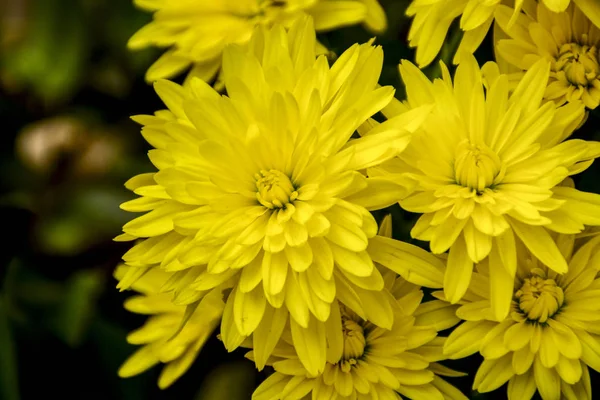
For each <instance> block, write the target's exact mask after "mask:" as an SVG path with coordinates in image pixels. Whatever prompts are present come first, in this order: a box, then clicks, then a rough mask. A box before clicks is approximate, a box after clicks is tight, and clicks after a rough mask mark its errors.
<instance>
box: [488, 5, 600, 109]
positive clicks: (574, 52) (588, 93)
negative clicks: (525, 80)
mask: <svg viewBox="0 0 600 400" xmlns="http://www.w3.org/2000/svg"><path fill="white" fill-rule="evenodd" d="M526 3H527V5H528V7H525V8H524V10H525V12H524V13H521V14H520V15H519V17H518V19H517V21H516V23H515V24H514V25H512V26H509V24H508V22H509V19H510V16H511V15H512V14H513V10H512V9H510V8H509V7H506V6H500V7H499V9H498V11H497V12H496V19H497V21H498V24H499V25H500V26H501V27H502V29H503V30H505V32H506V33H507V34H508V36H509V37H510V39H502V40H499V41H497V43H496V50H497V53H498V54H499V55H500V57H502V58H503V59H504V60H506V61H507V62H508V63H509V64H511V65H513V66H515V67H517V68H518V69H519V70H523V71H526V70H528V69H529V68H531V66H532V65H534V64H535V62H536V61H537V60H539V59H540V58H544V59H546V60H548V61H550V62H551V69H550V80H549V81H548V87H547V88H546V92H545V95H544V97H545V98H546V99H550V100H553V101H555V102H557V103H558V104H559V105H561V104H564V103H566V102H568V101H573V100H581V101H583V103H584V104H585V105H586V107H587V108H589V109H594V108H596V107H598V104H599V103H600V58H599V57H600V55H599V53H598V51H599V49H600V29H599V28H598V27H596V26H595V25H593V24H592V23H591V22H590V20H589V19H588V18H587V17H586V16H585V14H584V13H583V12H582V11H581V10H580V9H579V8H578V7H577V6H575V5H574V4H572V5H571V6H569V8H568V9H567V10H566V11H564V12H562V13H558V14H557V13H553V12H551V11H550V10H549V9H548V8H547V7H546V6H545V5H544V4H543V3H539V4H535V2H534V1H533V0H532V1H527V2H526ZM529 12H531V13H532V14H530V13H529Z"/></svg>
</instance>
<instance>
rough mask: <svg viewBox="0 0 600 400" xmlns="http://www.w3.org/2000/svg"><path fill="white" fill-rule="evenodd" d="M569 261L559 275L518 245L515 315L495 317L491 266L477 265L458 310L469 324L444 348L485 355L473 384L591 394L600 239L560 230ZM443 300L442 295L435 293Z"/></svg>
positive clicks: (546, 394) (527, 394) (517, 391)
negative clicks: (590, 373)
mask: <svg viewBox="0 0 600 400" xmlns="http://www.w3.org/2000/svg"><path fill="white" fill-rule="evenodd" d="M554 242H555V243H556V245H557V246H558V247H559V248H560V251H561V253H562V255H563V256H564V257H565V258H566V260H567V261H568V263H569V269H568V272H566V273H565V274H563V275H560V274H557V273H556V272H555V271H553V270H552V269H550V268H548V266H546V265H544V264H543V263H541V262H540V260H539V259H537V257H536V256H535V255H533V254H532V253H531V252H530V251H529V250H527V248H526V247H525V246H519V247H518V249H517V254H518V267H517V271H516V275H515V278H514V288H515V289H514V291H513V298H512V302H511V312H510V315H509V316H507V317H506V318H505V319H503V320H501V321H495V320H494V318H493V313H492V310H491V307H492V302H491V299H490V294H491V293H490V290H489V289H488V288H489V286H488V282H487V281H488V280H490V279H491V275H492V265H491V263H488V262H487V261H485V262H483V263H481V264H479V265H478V268H477V271H476V272H474V273H473V274H474V276H473V280H472V281H471V284H470V286H469V288H468V290H467V293H466V295H465V296H464V298H463V300H461V302H460V307H459V308H458V310H457V312H456V315H457V316H458V317H459V318H461V319H463V320H464V322H463V323H462V324H461V325H459V326H458V328H456V329H455V330H454V331H453V332H452V333H451V334H450V336H449V337H448V339H447V341H446V343H445V345H444V354H446V355H447V356H448V357H450V358H453V359H456V358H461V357H466V356H468V355H471V354H474V353H477V352H479V353H480V354H481V355H482V356H483V357H484V361H483V363H482V364H481V366H480V367H479V369H478V371H477V374H476V376H475V381H474V384H473V389H475V390H478V391H479V392H489V391H493V390H495V389H498V388H499V387H500V386H502V385H503V384H505V383H507V382H508V388H507V393H508V398H509V399H511V400H512V399H529V398H532V396H533V395H534V394H535V392H536V390H537V391H538V392H539V394H540V395H541V397H542V398H543V399H545V400H546V399H559V398H566V399H592V391H591V385H590V375H589V372H588V369H589V368H592V369H594V370H599V369H600V363H598V359H599V358H598V354H599V352H598V349H600V336H598V333H599V331H598V326H600V325H598V323H599V321H600V319H599V317H598V315H599V314H598V310H599V309H600V301H599V300H600V298H599V296H600V295H599V294H598V293H599V292H598V287H600V280H599V279H598V264H597V260H596V259H597V255H598V254H599V253H598V250H599V246H600V237H599V236H598V235H597V234H593V235H592V238H591V239H590V238H589V237H586V238H582V239H576V238H575V235H556V237H555V239H554ZM434 295H435V296H436V297H439V298H444V295H443V293H441V292H438V293H434Z"/></svg>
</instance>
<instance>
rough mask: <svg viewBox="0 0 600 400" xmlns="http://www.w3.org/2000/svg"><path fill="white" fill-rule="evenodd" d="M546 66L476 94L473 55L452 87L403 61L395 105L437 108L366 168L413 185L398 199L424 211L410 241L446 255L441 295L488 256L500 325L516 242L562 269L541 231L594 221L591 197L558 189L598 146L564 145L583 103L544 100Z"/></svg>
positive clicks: (458, 290) (456, 290)
mask: <svg viewBox="0 0 600 400" xmlns="http://www.w3.org/2000/svg"><path fill="white" fill-rule="evenodd" d="M486 68H488V69H490V70H493V69H494V68H496V69H497V67H495V65H494V64H488V65H487V66H486ZM549 69H550V65H549V63H548V62H546V61H545V60H541V61H539V62H538V63H536V64H535V65H534V66H533V67H532V68H531V69H530V70H529V71H528V72H527V74H525V76H524V77H523V79H522V80H521V82H520V83H519V85H518V86H517V87H516V89H515V90H514V91H513V92H512V93H509V87H508V86H509V85H508V79H507V76H506V75H498V74H496V76H497V78H496V79H494V80H493V81H490V82H487V83H486V84H487V85H488V89H487V90H485V91H484V85H483V83H482V77H481V71H480V69H479V67H478V66H477V62H476V61H475V59H474V58H472V57H471V58H467V59H465V61H464V62H463V63H462V64H461V65H459V66H458V68H457V71H456V75H455V76H454V82H452V79H451V77H450V75H449V73H448V70H447V69H446V67H445V66H444V65H442V71H443V79H436V80H435V81H434V82H430V81H429V80H428V79H427V78H426V77H425V75H423V73H422V72H421V71H419V70H418V69H417V68H416V67H415V66H414V65H412V64H411V63H408V62H403V63H402V64H401V66H400V70H401V74H402V78H403V80H404V82H405V84H406V88H407V102H406V104H399V105H398V107H399V108H407V107H408V108H410V107H415V106H421V105H422V104H431V103H433V104H435V108H434V110H433V111H432V113H431V114H429V115H428V116H427V118H426V120H425V122H424V123H423V124H422V125H421V127H420V128H419V129H418V130H417V131H416V132H415V134H414V136H413V139H412V141H411V143H410V145H409V146H408V148H407V149H406V150H405V151H404V152H403V153H402V154H400V156H399V157H397V158H395V159H393V160H390V161H388V162H386V163H384V164H382V165H381V166H380V167H374V168H372V171H371V174H372V175H385V174H387V176H388V177H389V179H393V180H397V181H398V182H400V181H403V180H406V179H410V180H413V181H415V182H416V183H417V186H416V188H415V189H414V191H413V193H412V194H411V195H410V196H408V197H406V198H404V199H399V200H400V201H399V203H400V206H401V207H402V208H404V209H406V210H408V211H411V212H415V213H422V214H423V215H421V217H420V218H419V219H418V221H417V223H416V225H415V226H414V227H413V229H412V231H411V234H412V236H413V237H414V238H417V239H420V240H424V241H429V244H430V248H431V251H432V252H433V253H435V254H440V253H444V252H446V251H447V250H449V255H448V264H447V269H446V274H445V278H444V291H445V293H446V296H447V298H448V299H449V300H450V301H451V302H457V301H459V300H460V299H461V297H462V296H463V295H464V293H465V291H466V290H467V287H468V285H469V282H470V280H471V274H472V271H473V265H474V264H475V263H478V262H480V261H482V260H483V259H485V258H486V257H488V256H489V263H490V265H491V266H490V285H491V293H492V306H493V309H494V313H495V315H496V317H497V318H500V319H502V318H504V317H505V316H506V315H507V314H508V311H509V307H510V301H511V298H512V293H513V278H514V274H515V270H516V258H515V243H516V241H522V242H523V243H524V244H525V245H526V246H527V247H528V248H529V249H530V250H531V251H532V253H533V254H535V255H536V256H537V257H539V258H540V260H542V261H543V262H544V263H546V264H547V265H548V267H550V268H552V269H553V270H555V271H556V272H559V273H564V272H566V270H567V263H566V262H565V260H564V258H563V257H562V256H561V254H560V252H559V251H558V248H557V246H556V245H555V244H554V242H553V241H552V239H551V236H550V234H549V232H548V230H552V231H556V232H561V233H578V232H580V231H582V230H583V229H584V224H588V225H597V224H599V223H600V196H599V195H596V194H591V193H583V192H580V191H578V190H576V189H575V188H573V187H568V186H561V187H559V186H557V185H559V184H560V183H561V182H562V181H563V180H564V179H565V178H567V177H568V176H569V175H572V174H575V173H578V172H580V171H582V170H584V169H585V168H587V167H588V166H589V165H591V162H592V160H593V159H594V158H595V157H597V156H598V155H600V143H598V142H588V141H583V140H568V141H564V139H566V138H567V137H568V136H569V135H570V134H571V133H572V132H573V129H574V128H575V127H576V126H577V125H578V124H579V123H580V122H581V120H582V118H583V117H584V106H583V104H582V103H580V102H579V103H577V102H574V103H571V104H569V105H567V106H564V107H561V108H557V107H556V105H555V103H553V102H546V103H542V97H543V94H544V91H545V88H546V83H547V81H548V75H549ZM490 75H493V74H490Z"/></svg>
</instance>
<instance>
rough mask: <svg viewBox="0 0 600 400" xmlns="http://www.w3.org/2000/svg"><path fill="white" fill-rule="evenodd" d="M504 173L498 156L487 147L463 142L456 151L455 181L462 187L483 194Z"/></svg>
mask: <svg viewBox="0 0 600 400" xmlns="http://www.w3.org/2000/svg"><path fill="white" fill-rule="evenodd" d="M501 171H502V162H501V161H500V158H498V155H497V154H496V153H494V152H493V151H492V150H490V149H489V148H488V147H487V146H485V145H474V144H471V143H470V142H469V141H463V142H462V143H460V144H459V145H458V148H457V149H456V158H455V160H454V179H455V180H456V182H457V183H458V184H459V185H461V186H466V187H468V188H471V189H473V190H475V191H477V192H478V193H479V192H482V191H483V190H484V189H485V188H487V187H490V186H491V185H492V184H493V183H494V180H495V179H496V177H497V176H498V175H499V174H500V172H501Z"/></svg>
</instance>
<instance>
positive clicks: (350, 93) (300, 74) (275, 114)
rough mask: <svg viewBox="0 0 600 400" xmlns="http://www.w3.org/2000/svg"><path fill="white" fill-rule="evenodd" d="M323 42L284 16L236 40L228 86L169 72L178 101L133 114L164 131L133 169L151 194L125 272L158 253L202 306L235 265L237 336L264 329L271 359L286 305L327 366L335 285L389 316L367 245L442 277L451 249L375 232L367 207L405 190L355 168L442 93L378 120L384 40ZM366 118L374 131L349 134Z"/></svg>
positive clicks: (358, 304) (402, 134)
mask: <svg viewBox="0 0 600 400" xmlns="http://www.w3.org/2000/svg"><path fill="white" fill-rule="evenodd" d="M315 43H316V38H315V31H314V28H313V26H312V22H311V20H310V19H307V20H304V21H299V22H297V23H296V24H295V25H293V26H292V27H291V29H290V30H289V32H286V30H284V28H283V27H281V26H276V27H274V28H272V29H270V30H266V28H258V29H257V30H256V32H255V34H254V36H253V37H252V39H251V41H250V43H249V45H248V46H247V47H242V46H237V45H234V46H230V47H228V48H227V49H225V53H224V63H223V76H224V80H225V85H226V88H227V93H228V97H227V96H220V95H219V94H218V93H217V92H216V91H215V90H214V89H213V88H212V87H210V86H208V85H207V84H206V83H205V82H203V81H202V80H200V79H194V80H192V81H191V82H190V85H189V86H186V87H181V86H179V85H176V84H174V83H171V82H168V81H159V82H158V83H157V84H156V85H155V87H156V90H157V92H158V94H159V96H160V97H161V98H162V99H163V101H164V102H165V104H166V105H167V106H168V107H169V110H163V111H159V112H158V113H156V115H154V116H141V117H136V118H135V119H136V120H137V121H138V122H140V123H142V124H143V125H144V128H143V129H142V134H143V135H144V137H145V138H146V139H147V140H148V141H149V142H150V143H151V144H152V145H153V146H154V147H156V149H153V150H151V151H150V153H149V156H150V159H151V161H152V162H153V163H154V165H155V166H156V167H157V168H158V169H159V171H158V172H157V173H149V174H142V175H140V176H137V177H135V178H133V179H132V180H130V181H129V182H128V183H127V184H126V186H127V187H128V188H130V189H131V190H133V191H134V192H135V193H136V194H138V195H140V196H141V197H140V198H138V199H135V200H132V201H130V202H127V203H125V204H123V205H122V208H123V209H125V210H128V211H137V212H146V213H145V214H144V215H142V216H140V217H138V218H136V219H134V220H132V221H131V222H129V223H127V224H126V225H125V226H124V227H123V231H124V232H125V234H124V235H122V236H120V237H119V238H117V240H134V239H137V238H145V239H146V240H143V241H142V242H141V243H140V244H137V245H135V246H134V247H133V248H132V249H131V250H130V252H128V253H127V254H125V256H124V257H123V259H124V261H125V262H126V263H127V264H128V265H130V266H133V267H134V268H132V269H131V270H130V271H129V273H128V274H127V275H126V276H124V277H123V279H122V280H121V282H120V284H119V287H120V288H126V287H127V286H128V285H129V284H130V283H131V282H134V281H135V279H136V278H137V277H138V276H141V275H142V274H143V273H144V272H145V271H147V270H149V269H153V268H162V269H164V270H165V271H169V272H173V277H172V279H170V281H169V285H167V287H166V288H167V289H170V290H172V291H173V293H174V299H173V301H174V302H175V303H176V304H190V307H193V305H194V304H196V303H197V302H198V301H199V300H201V299H202V298H203V296H204V295H205V294H206V293H207V291H210V290H212V289H213V288H215V287H218V286H219V285H221V284H222V283H224V282H229V281H230V280H233V281H234V285H232V290H231V292H230V294H229V295H228V297H227V302H226V307H225V310H224V315H223V320H222V324H221V335H222V338H223V342H224V344H225V346H226V348H227V349H228V350H233V349H235V348H236V347H238V346H239V345H240V343H241V342H242V341H243V340H244V339H245V338H246V337H249V336H250V335H251V334H252V333H253V332H254V333H255V335H254V339H253V340H254V347H255V349H258V350H259V356H257V357H256V362H257V366H258V368H259V369H260V368H262V367H264V365H265V362H266V359H267V358H268V356H269V354H270V352H271V351H272V349H273V346H274V345H275V344H276V342H277V339H278V337H279V336H278V335H280V334H281V331H282V329H283V326H284V325H285V323H286V321H287V320H288V316H291V318H289V321H290V326H291V332H292V338H293V340H294V343H295V345H296V348H297V350H298V354H299V356H300V359H301V361H302V362H304V363H305V365H306V368H307V369H308V370H309V371H311V372H313V373H315V374H316V373H318V372H319V371H322V370H323V368H324V367H325V350H326V325H325V322H326V321H327V320H328V318H329V315H330V312H331V307H330V306H331V303H332V302H333V301H334V299H336V298H337V299H338V300H340V301H341V302H342V303H344V304H345V305H347V306H348V307H350V308H351V309H353V310H354V312H356V313H357V314H358V315H360V316H361V317H364V318H365V319H368V320H369V321H371V322H372V323H374V324H375V325H377V326H381V327H383V328H390V327H391V326H392V323H393V315H392V312H391V308H390V306H388V305H386V296H385V294H384V293H383V292H381V289H382V288H383V280H382V277H381V274H380V273H379V271H378V270H377V269H376V268H375V267H374V264H373V259H372V258H371V257H374V258H375V257H377V259H378V260H379V259H381V260H382V262H383V263H384V264H388V265H389V266H390V268H393V269H394V270H397V271H399V272H406V270H407V265H418V266H419V271H422V272H417V275H419V274H421V276H423V279H424V280H425V281H427V282H431V283H432V284H433V285H438V286H437V287H441V278H438V275H437V274H438V273H439V271H443V264H442V263H441V262H440V261H439V260H438V259H436V257H434V256H433V255H431V254H429V253H428V252H426V251H424V250H422V249H419V248H417V247H415V246H410V245H406V244H403V243H400V242H397V243H396V241H393V240H392V239H386V240H384V239H385V238H383V239H381V240H379V239H377V238H374V237H375V235H376V234H377V223H376V221H375V219H374V218H373V216H372V215H371V214H370V213H369V211H368V210H370V209H377V208H383V207H387V206H388V205H390V204H393V203H394V202H395V200H394V199H395V198H396V197H397V196H401V195H403V194H406V193H405V192H406V190H405V189H404V188H403V187H402V186H401V185H398V184H395V183H393V182H391V181H390V180H388V179H383V178H367V177H366V176H365V175H364V174H363V173H361V172H359V171H362V170H364V169H366V168H369V167H371V166H374V165H377V164H379V163H381V162H383V161H385V160H389V159H390V158H392V157H394V156H396V155H397V154H398V152H399V151H401V150H403V149H404V148H405V147H406V145H407V143H408V142H409V139H410V134H409V132H408V131H406V130H405V129H404V127H405V126H406V127H408V128H410V129H413V128H414V127H415V121H422V120H423V119H424V117H425V116H426V115H427V113H429V111H430V110H431V107H430V106H424V107H421V108H418V109H415V110H411V111H410V112H407V113H405V114H403V115H400V116H399V117H397V118H393V119H390V120H389V121H386V122H384V123H382V124H376V123H374V122H368V121H369V118H370V117H371V116H372V115H373V114H375V113H376V112H378V111H380V110H381V109H382V108H383V107H384V106H386V105H387V104H388V103H389V102H390V100H391V99H392V98H393V94H394V90H393V89H392V88H391V87H381V88H380V87H378V86H377V81H378V79H379V74H380V72H381V68H382V61H383V52H382V50H381V48H380V47H375V46H372V45H371V44H364V45H355V46H353V47H351V48H350V49H349V50H347V51H346V52H345V53H344V54H342V55H341V56H340V58H339V59H338V60H337V61H336V62H335V64H334V65H332V66H331V68H330V67H329V65H328V63H327V59H326V58H325V57H324V56H321V57H319V58H317V59H316V60H315V56H314V47H315ZM365 125H369V126H371V127H372V129H370V130H369V129H367V130H366V131H365V129H366V128H365V127H364V126H365ZM359 127H360V129H361V132H362V134H363V135H364V136H363V137H361V138H357V139H352V140H350V141H349V139H350V138H351V136H352V135H353V134H354V132H355V131H356V129H358V128H359ZM371 243H372V246H371ZM367 250H368V251H367ZM417 278H418V276H417ZM415 281H419V279H415ZM269 332H271V333H269Z"/></svg>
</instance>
